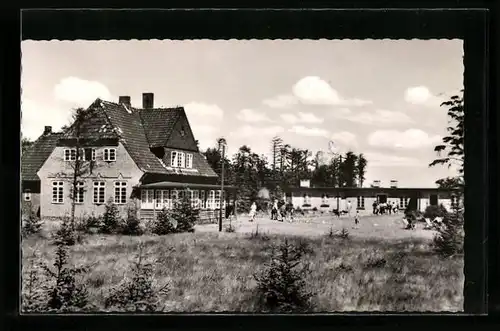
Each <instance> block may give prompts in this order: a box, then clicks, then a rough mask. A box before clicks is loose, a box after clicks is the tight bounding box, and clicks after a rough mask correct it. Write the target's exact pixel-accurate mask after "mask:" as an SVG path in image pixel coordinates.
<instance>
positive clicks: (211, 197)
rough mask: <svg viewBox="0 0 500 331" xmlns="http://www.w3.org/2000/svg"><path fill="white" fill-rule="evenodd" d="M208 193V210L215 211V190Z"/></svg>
mask: <svg viewBox="0 0 500 331" xmlns="http://www.w3.org/2000/svg"><path fill="white" fill-rule="evenodd" d="M207 192H208V196H207V203H206V206H207V207H206V208H207V209H215V191H214V190H210V191H207Z"/></svg>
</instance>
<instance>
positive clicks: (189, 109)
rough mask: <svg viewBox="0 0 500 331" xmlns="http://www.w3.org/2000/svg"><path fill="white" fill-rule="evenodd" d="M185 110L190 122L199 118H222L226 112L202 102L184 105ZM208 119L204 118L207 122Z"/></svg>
mask: <svg viewBox="0 0 500 331" xmlns="http://www.w3.org/2000/svg"><path fill="white" fill-rule="evenodd" d="M184 109H185V110H186V113H187V115H188V117H189V120H191V119H194V118H195V117H198V116H203V117H216V118H222V117H223V116H224V112H223V111H222V109H220V107H219V106H217V105H213V104H206V103H201V102H190V103H188V104H185V105H184ZM205 119H206V118H204V120H205Z"/></svg>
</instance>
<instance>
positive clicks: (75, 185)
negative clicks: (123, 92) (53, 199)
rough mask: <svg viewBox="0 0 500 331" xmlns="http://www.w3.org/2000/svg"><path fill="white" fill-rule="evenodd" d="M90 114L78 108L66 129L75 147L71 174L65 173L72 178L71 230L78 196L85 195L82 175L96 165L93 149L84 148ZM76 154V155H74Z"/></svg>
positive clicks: (71, 156)
mask: <svg viewBox="0 0 500 331" xmlns="http://www.w3.org/2000/svg"><path fill="white" fill-rule="evenodd" d="M87 116H88V111H86V110H85V109H83V108H77V109H75V110H74V113H73V116H72V120H73V124H72V125H71V126H70V127H67V128H66V129H65V131H66V138H67V139H69V140H70V141H71V146H72V147H73V149H74V154H73V152H72V151H71V152H70V160H71V161H72V162H69V165H70V167H71V168H72V173H71V174H64V175H65V177H66V178H70V181H71V190H70V194H69V198H70V199H71V215H70V222H71V230H74V229H75V213H76V204H77V203H78V197H79V196H81V195H83V194H84V192H85V189H84V187H83V186H82V185H79V183H80V182H81V179H82V176H83V175H85V174H86V173H87V172H89V173H91V172H92V168H93V166H94V161H93V159H92V150H91V149H90V148H84V147H85V146H87V145H88V139H84V138H83V133H84V128H83V124H84V123H85V120H86V118H87ZM73 155H74V157H73Z"/></svg>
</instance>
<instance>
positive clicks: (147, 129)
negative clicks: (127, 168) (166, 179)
mask: <svg viewBox="0 0 500 331" xmlns="http://www.w3.org/2000/svg"><path fill="white" fill-rule="evenodd" d="M94 107H96V108H100V109H102V110H103V111H104V113H105V114H106V115H107V118H108V120H109V123H110V124H111V126H112V127H113V132H114V133H116V134H117V135H118V137H119V138H120V141H121V143H122V144H123V145H124V146H125V148H126V150H127V152H128V153H129V154H130V156H131V157H132V159H133V160H134V161H135V163H136V164H137V166H138V167H139V168H140V169H141V170H143V171H144V172H148V173H158V174H185V175H191V176H192V175H193V174H194V175H198V176H208V177H217V174H216V173H215V172H214V171H213V170H212V168H211V167H210V165H209V164H208V162H207V161H206V160H205V158H204V157H203V155H201V154H200V153H193V168H195V169H197V170H198V172H197V173H193V172H192V171H188V170H187V171H185V170H182V169H178V170H177V171H176V170H175V169H172V168H170V167H168V166H166V165H167V164H168V163H166V161H167V160H160V159H159V158H157V157H156V156H155V155H154V154H153V153H152V152H151V150H150V147H155V146H163V147H165V146H164V144H165V143H166V141H167V139H168V136H169V135H170V133H171V131H172V128H173V126H174V125H175V123H176V122H177V120H178V118H179V116H181V115H182V114H185V113H184V112H182V111H179V109H180V108H166V109H135V108H129V107H126V106H124V105H121V104H117V103H113V102H108V101H101V100H99V99H98V100H96V102H94ZM149 112H152V114H150V113H149ZM148 137H149V138H150V140H148ZM163 161H165V162H163Z"/></svg>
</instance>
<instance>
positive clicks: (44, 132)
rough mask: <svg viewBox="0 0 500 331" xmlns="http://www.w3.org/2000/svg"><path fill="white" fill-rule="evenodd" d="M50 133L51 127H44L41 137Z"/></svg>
mask: <svg viewBox="0 0 500 331" xmlns="http://www.w3.org/2000/svg"><path fill="white" fill-rule="evenodd" d="M51 133H52V127H51V126H46V127H45V128H44V130H43V135H44V136H46V135H48V134H51Z"/></svg>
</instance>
